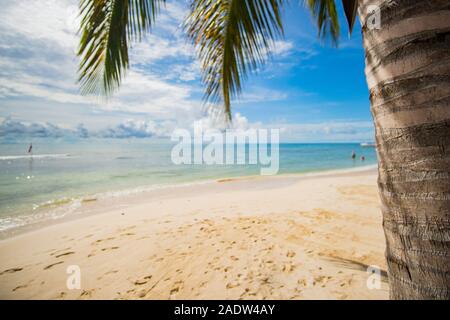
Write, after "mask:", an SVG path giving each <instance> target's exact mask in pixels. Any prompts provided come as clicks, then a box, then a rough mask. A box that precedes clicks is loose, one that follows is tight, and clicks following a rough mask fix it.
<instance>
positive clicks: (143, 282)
mask: <svg viewBox="0 0 450 320" xmlns="http://www.w3.org/2000/svg"><path fill="white" fill-rule="evenodd" d="M151 278H152V276H151V275H150V276H145V277H144V278H142V279H139V280H136V281H135V282H134V284H135V285H137V286H142V285H144V284H146V283H147V282H149V281H150V279H151Z"/></svg>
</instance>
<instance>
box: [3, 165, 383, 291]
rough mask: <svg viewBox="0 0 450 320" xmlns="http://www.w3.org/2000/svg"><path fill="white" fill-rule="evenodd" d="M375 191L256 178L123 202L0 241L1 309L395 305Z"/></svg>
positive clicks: (347, 184)
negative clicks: (59, 303)
mask: <svg viewBox="0 0 450 320" xmlns="http://www.w3.org/2000/svg"><path fill="white" fill-rule="evenodd" d="M376 180H377V175H376V172H375V170H373V169H372V170H369V171H359V172H353V173H348V172H347V173H334V174H331V175H330V174H328V175H323V174H322V175H320V176H315V177H312V176H309V177H298V176H295V177H275V178H274V179H271V178H267V177H257V178H253V179H240V180H234V181H228V182H222V183H219V182H216V183H213V184H205V185H197V186H195V187H194V186H191V187H189V188H188V187H185V188H180V189H178V190H174V189H171V190H164V191H161V192H158V193H157V194H156V193H151V194H147V195H146V196H145V197H142V196H141V197H139V196H137V197H136V196H134V197H127V198H126V199H127V200H126V201H127V203H124V201H125V200H124V198H120V199H119V200H120V201H119V202H121V204H122V206H115V205H114V204H109V206H106V205H100V208H98V209H101V210H102V213H98V214H92V215H86V216H84V217H82V218H76V219H73V220H71V221H66V222H64V223H57V224H52V225H50V226H47V227H45V228H41V229H38V230H34V231H32V232H28V233H24V234H21V235H17V236H15V237H11V238H8V239H4V240H2V241H0V298H1V299H387V298H388V287H387V279H386V276H385V271H384V270H385V268H386V265H385V259H384V250H385V239H384V234H383V230H382V218H381V212H380V210H379V198H378V189H377V185H376ZM90 205H94V204H90ZM96 205H98V204H96ZM73 266H76V267H77V268H79V270H80V272H81V273H80V276H81V286H80V288H79V289H76V288H75V289H73V288H72V289H71V288H68V287H67V280H68V276H69V275H68V273H67V272H68V270H69V268H73ZM370 266H377V267H379V268H380V270H381V282H380V287H379V288H377V289H376V290H372V289H369V288H368V287H367V279H368V273H367V270H366V269H367V268H368V267H370ZM70 270H72V269H70Z"/></svg>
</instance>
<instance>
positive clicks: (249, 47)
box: [186, 0, 285, 120]
mask: <svg viewBox="0 0 450 320" xmlns="http://www.w3.org/2000/svg"><path fill="white" fill-rule="evenodd" d="M284 2H285V1H283V0H245V1H244V0H196V1H193V3H192V8H191V9H192V10H191V14H190V16H189V17H188V19H187V22H186V29H187V32H188V34H189V36H190V38H191V39H192V41H193V43H194V44H195V45H196V47H197V48H198V54H199V57H200V60H201V63H202V70H203V81H204V83H205V84H206V92H205V99H206V100H207V101H209V102H212V103H223V105H224V110H225V113H226V115H227V116H228V119H229V120H231V100H232V99H233V97H235V96H236V95H237V94H239V93H240V91H241V84H242V78H243V77H245V76H246V75H247V74H248V72H249V71H254V70H256V69H257V67H258V66H260V65H261V64H262V63H264V61H265V60H266V58H267V55H268V51H269V48H270V46H271V45H272V44H273V41H274V40H275V39H276V38H277V37H278V36H281V35H282V33H283V26H282V22H281V6H282V4H283V3H284Z"/></svg>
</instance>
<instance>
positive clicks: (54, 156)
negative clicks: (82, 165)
mask: <svg viewBox="0 0 450 320" xmlns="http://www.w3.org/2000/svg"><path fill="white" fill-rule="evenodd" d="M69 157H70V154H68V153H60V154H33V155H21V156H0V161H1V160H3V161H6V160H21V159H64V158H69Z"/></svg>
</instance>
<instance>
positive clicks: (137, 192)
mask: <svg viewBox="0 0 450 320" xmlns="http://www.w3.org/2000/svg"><path fill="white" fill-rule="evenodd" d="M376 169H377V164H375V165H367V166H362V167H355V168H344V169H330V170H323V171H313V172H304V173H284V174H278V175H274V176H261V175H243V176H232V177H223V178H217V179H207V180H196V181H191V182H182V183H176V184H168V185H149V186H143V187H137V188H128V189H123V190H117V191H107V192H100V193H95V194H92V195H88V196H85V197H82V198H68V199H69V200H70V203H69V204H68V205H76V207H75V209H73V211H72V212H69V213H65V214H63V215H62V216H61V217H57V218H50V217H48V218H47V219H46V220H44V221H38V222H35V223H31V224H25V225H22V226H18V227H12V228H9V229H6V230H1V231H0V242H1V241H4V240H7V239H11V238H14V237H17V236H20V235H23V234H27V233H31V232H34V231H38V230H40V229H45V228H47V227H50V226H53V225H58V224H64V223H66V222H70V221H74V220H78V219H84V218H86V217H90V216H92V215H96V214H102V213H104V212H105V211H108V210H115V209H118V206H119V207H120V206H121V203H122V202H124V203H125V202H127V201H128V202H129V201H130V200H138V202H139V203H141V204H142V199H141V198H146V196H149V195H152V194H154V195H156V196H157V195H159V194H161V193H167V192H173V191H177V190H180V189H181V190H183V189H186V188H188V189H189V188H195V187H200V186H204V185H206V186H208V185H214V184H217V183H230V182H239V181H250V180H257V181H264V180H266V181H270V180H278V179H281V180H283V179H285V180H289V179H313V178H320V177H334V176H340V175H347V174H349V175H351V174H357V173H365V172H375V171H376ZM110 200H111V201H112V202H114V206H108V205H107V203H105V201H106V202H108V201H110ZM144 201H145V200H144ZM105 206H106V208H105ZM56 207H58V206H56ZM60 208H61V209H63V208H64V206H61V207H60ZM68 209H69V208H67V210H68ZM49 212H50V210H47V211H45V210H44V214H45V213H49ZM31 215H32V214H31Z"/></svg>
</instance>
